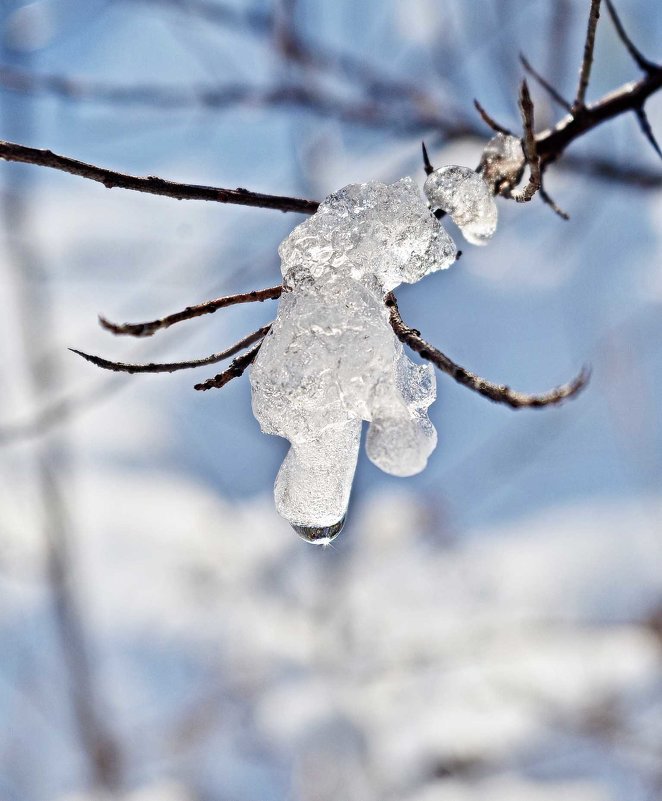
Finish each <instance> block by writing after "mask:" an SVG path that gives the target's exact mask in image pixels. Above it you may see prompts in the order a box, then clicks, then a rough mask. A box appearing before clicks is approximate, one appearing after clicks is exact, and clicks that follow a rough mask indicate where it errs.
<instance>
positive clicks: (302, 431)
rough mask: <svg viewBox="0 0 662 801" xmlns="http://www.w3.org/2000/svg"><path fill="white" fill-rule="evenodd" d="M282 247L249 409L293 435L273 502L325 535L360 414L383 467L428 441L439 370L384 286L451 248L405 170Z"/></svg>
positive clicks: (410, 464)
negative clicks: (419, 348)
mask: <svg viewBox="0 0 662 801" xmlns="http://www.w3.org/2000/svg"><path fill="white" fill-rule="evenodd" d="M279 253H280V257H281V270H282V273H283V285H284V287H285V291H284V292H283V295H282V296H281V299H280V304H279V309H278V316H277V318H276V321H275V322H274V324H273V326H272V328H271V331H270V332H269V334H268V335H267V337H266V338H265V340H264V342H263V344H262V347H261V348H260V351H259V353H258V356H257V359H256V360H255V363H254V365H253V368H252V371H251V385H252V391H253V411H254V413H255V416H256V418H257V419H258V421H259V422H260V425H261V427H262V430H263V431H264V432H266V433H269V434H277V435H279V436H282V437H285V438H286V439H288V440H289V441H290V444H291V447H290V450H289V452H288V454H287V456H286V458H285V461H284V462H283V464H282V466H281V468H280V471H279V473H278V477H277V479H276V485H275V499H276V508H277V509H278V512H279V513H280V514H281V515H282V516H283V517H285V518H286V519H287V520H289V521H290V523H291V524H292V525H293V526H294V527H295V529H296V530H297V531H298V533H300V534H301V535H302V536H304V538H305V539H307V540H309V541H313V542H318V543H325V542H329V541H330V540H331V539H332V538H333V536H335V535H336V534H337V533H338V532H339V531H340V528H341V527H342V520H343V519H344V517H345V514H346V511H347V504H348V502H349V494H350V489H351V485H352V480H353V477H354V471H355V468H356V461H357V457H358V450H359V441H360V435H361V423H362V421H363V420H367V421H369V422H370V427H369V430H368V437H367V453H368V457H369V458H370V459H371V460H372V461H373V462H374V463H375V464H376V465H377V466H378V467H380V468H381V469H382V470H385V471H386V472H388V473H392V474H394V475H398V476H408V475H413V474H414V473H418V472H419V471H421V470H422V469H423V468H424V467H425V464H426V462H427V459H428V456H429V455H430V453H431V452H432V451H433V450H434V447H435V445H436V439H437V438H436V432H435V430H434V427H433V426H432V424H431V423H430V421H429V419H428V417H427V408H428V407H429V406H430V404H431V403H432V402H433V401H434V399H435V396H436V385H435V376H434V371H433V368H432V366H431V365H429V364H427V365H416V364H414V363H413V362H411V361H410V360H409V359H408V358H407V356H406V355H405V353H404V351H403V347H402V345H401V343H400V342H399V341H398V340H397V339H396V337H395V334H394V333H393V329H392V328H391V326H390V324H389V312H388V309H387V307H386V306H385V304H384V296H385V294H386V293H387V292H389V291H390V290H391V289H393V288H394V287H396V286H397V285H398V284H400V283H402V282H406V283H414V282H416V281H418V280H420V279H421V278H423V277H424V276H426V275H428V274H429V273H432V272H434V271H436V270H441V269H443V268H445V267H449V266H450V265H451V264H452V263H453V262H454V261H455V258H456V248H455V245H454V243H453V241H452V239H451V238H450V236H449V235H448V234H447V233H446V231H445V230H444V229H443V227H442V226H441V225H440V223H439V221H438V220H436V219H435V217H434V215H433V214H432V213H431V212H430V209H429V208H428V206H427V204H426V203H425V200H424V199H423V197H422V196H421V193H420V191H419V190H418V188H417V187H416V185H415V183H414V182H413V181H412V179H411V178H403V179H402V180H400V181H397V182H396V183H394V184H388V185H386V184H382V183H377V182H371V183H366V184H353V185H350V186H347V187H345V188H344V189H341V190H340V191H338V192H335V193H334V194H332V195H330V196H329V197H328V198H327V199H326V200H325V201H324V202H323V203H322V204H321V205H320V207H319V209H318V211H317V212H316V213H315V214H314V215H313V216H312V217H310V218H309V219H308V220H306V221H305V222H304V223H302V224H301V225H299V226H297V227H296V228H295V229H294V231H292V233H291V234H290V235H289V236H288V237H287V239H285V241H284V242H283V243H282V244H281V246H280V248H279Z"/></svg>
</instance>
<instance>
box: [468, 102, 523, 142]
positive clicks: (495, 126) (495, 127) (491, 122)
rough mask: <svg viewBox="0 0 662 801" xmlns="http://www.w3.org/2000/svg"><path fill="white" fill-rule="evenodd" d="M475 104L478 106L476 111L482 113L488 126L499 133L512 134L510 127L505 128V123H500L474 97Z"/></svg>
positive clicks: (482, 117)
mask: <svg viewBox="0 0 662 801" xmlns="http://www.w3.org/2000/svg"><path fill="white" fill-rule="evenodd" d="M474 106H475V107H476V111H477V112H478V113H479V114H480V116H481V119H482V120H483V122H484V123H485V125H487V127H488V128H491V129H492V130H493V131H496V132H497V133H501V134H504V135H505V136H512V135H513V134H512V131H509V130H508V128H504V127H503V125H499V123H498V122H497V121H496V120H494V119H493V118H492V117H490V115H489V114H488V113H487V111H485V109H484V108H483V107H482V106H481V104H480V103H479V102H478V101H477V100H476V99H475V98H474Z"/></svg>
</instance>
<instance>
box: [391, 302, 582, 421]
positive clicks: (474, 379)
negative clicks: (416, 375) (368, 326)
mask: <svg viewBox="0 0 662 801" xmlns="http://www.w3.org/2000/svg"><path fill="white" fill-rule="evenodd" d="M386 305H387V306H389V308H390V312H391V327H392V328H393V330H394V331H395V334H396V336H397V337H398V339H399V340H400V341H401V342H402V343H404V344H405V345H407V346H408V347H410V348H411V349H412V350H413V351H414V352H415V353H418V355H419V356H420V357H421V358H423V359H426V360H427V361H429V362H432V364H434V366H435V367H437V368H438V369H439V370H441V371H442V372H443V373H446V374H447V375H449V376H450V377H451V378H453V379H455V381H457V382H458V384H462V385H463V386H465V387H468V389H471V390H472V391H473V392H477V393H478V394H479V395H483V397H485V398H489V399H490V400H491V401H494V402H495V403H503V404H505V405H507V406H510V407H511V408H512V409H521V408H529V409H539V408H542V407H544V406H552V405H555V404H558V403H561V401H563V400H566V399H567V398H572V397H574V396H575V395H577V394H578V393H579V392H580V391H581V390H582V389H583V388H584V387H585V386H586V384H587V383H588V380H589V377H590V370H589V369H588V368H587V367H584V368H582V370H581V372H580V373H579V375H577V376H576V377H575V378H574V379H573V380H572V381H570V382H569V383H567V384H563V385H562V386H559V387H554V389H551V390H550V391H549V392H545V393H544V394H542V395H527V394H525V393H523V392H517V391H515V390H513V389H511V388H510V387H507V386H504V385H503V384H493V383H492V382H491V381H487V380H486V379H484V378H481V377H480V376H477V375H474V374H473V373H470V372H469V371H468V370H466V369H465V368H464V367H461V366H460V365H459V364H455V362H453V361H452V360H451V359H449V357H448V356H446V354H445V353H442V352H441V351H440V350H438V349H437V348H435V347H433V346H432V345H430V344H429V343H427V342H426V341H425V340H424V339H423V338H422V337H421V335H420V333H419V332H418V331H416V330H415V329H413V328H410V327H409V326H408V325H407V324H406V323H405V322H404V321H403V319H402V317H401V316H400V311H399V310H398V304H397V301H396V298H395V295H394V294H393V293H392V292H390V293H389V294H388V295H387V296H386Z"/></svg>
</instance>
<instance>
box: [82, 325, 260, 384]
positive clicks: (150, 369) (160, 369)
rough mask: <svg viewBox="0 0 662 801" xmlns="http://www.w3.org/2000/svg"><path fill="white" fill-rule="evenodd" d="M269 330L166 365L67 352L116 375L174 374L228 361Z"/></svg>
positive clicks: (254, 333)
mask: <svg viewBox="0 0 662 801" xmlns="http://www.w3.org/2000/svg"><path fill="white" fill-rule="evenodd" d="M270 328H271V323H270V324H269V325H265V326H262V328H258V330H257V331H253V333H252V334H248V336H245V337H244V338H243V339H240V340H239V342H235V344H234V345H232V346H231V347H229V348H227V349H226V350H223V351H221V352H220V353H212V355H211V356H206V357H205V358H204V359H192V360H190V361H187V362H171V363H168V364H163V363H154V362H150V363H149V364H127V363H126V362H111V361H109V360H108V359H103V358H101V357H100V356H92V355H91V354H89V353H84V352H83V351H82V350H76V348H69V350H70V351H72V353H77V354H78V355H79V356H82V357H83V358H84V359H86V360H87V361H88V362H91V363H92V364H96V366H97V367H103V368H104V370H112V371H113V372H116V373H174V372H176V371H177V370H191V369H193V368H195V367H205V366H206V365H209V364H217V363H218V362H222V361H223V360H224V359H229V358H230V356H234V355H235V354H236V353H239V352H240V351H242V350H244V348H247V347H248V346H249V345H252V344H253V343H254V342H257V341H259V340H261V339H263V338H264V337H265V336H266V335H267V333H268V331H269V329H270Z"/></svg>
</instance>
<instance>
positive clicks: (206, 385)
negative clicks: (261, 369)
mask: <svg viewBox="0 0 662 801" xmlns="http://www.w3.org/2000/svg"><path fill="white" fill-rule="evenodd" d="M261 345H262V343H261V342H260V344H259V345H256V346H255V347H254V348H253V349H252V350H249V351H248V353H244V354H243V355H242V356H237V358H236V359H235V360H234V361H233V362H232V364H231V365H230V366H229V367H228V369H227V370H223V372H222V373H219V374H218V375H216V376H214V377H213V378H208V379H207V380H206V381H203V382H202V383H201V384H195V386H194V387H193V389H198V390H201V391H202V392H204V391H205V390H208V389H221V388H222V387H224V386H225V385H226V384H227V383H228V382H230V381H232V379H233V378H239V376H242V375H243V374H244V372H245V370H246V368H247V367H248V366H249V365H250V364H252V363H253V362H254V361H255V357H256V356H257V353H258V351H259V350H260V347H261Z"/></svg>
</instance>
